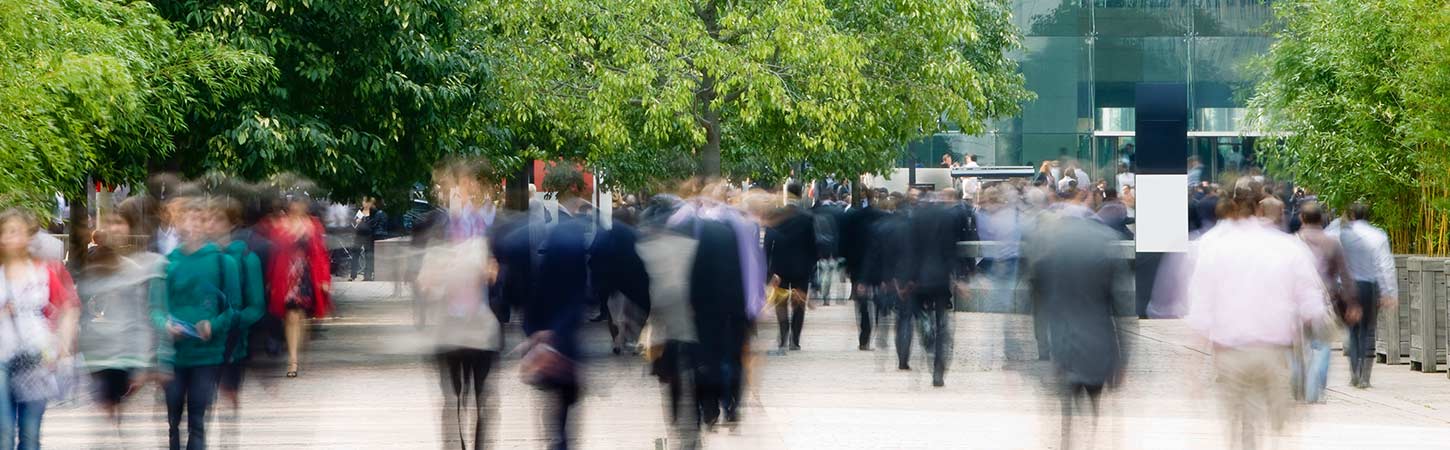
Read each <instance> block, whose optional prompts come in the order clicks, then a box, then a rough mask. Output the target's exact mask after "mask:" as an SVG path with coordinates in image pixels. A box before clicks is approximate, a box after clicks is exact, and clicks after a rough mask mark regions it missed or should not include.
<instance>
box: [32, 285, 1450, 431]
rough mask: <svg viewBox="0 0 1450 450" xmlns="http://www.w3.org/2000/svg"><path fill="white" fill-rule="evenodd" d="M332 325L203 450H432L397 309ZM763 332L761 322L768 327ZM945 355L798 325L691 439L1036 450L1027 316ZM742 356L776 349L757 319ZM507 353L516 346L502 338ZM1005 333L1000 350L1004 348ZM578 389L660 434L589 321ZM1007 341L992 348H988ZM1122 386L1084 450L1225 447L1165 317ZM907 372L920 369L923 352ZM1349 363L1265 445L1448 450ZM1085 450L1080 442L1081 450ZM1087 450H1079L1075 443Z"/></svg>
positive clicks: (67, 426) (427, 399)
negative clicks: (904, 367) (869, 343)
mask: <svg viewBox="0 0 1450 450" xmlns="http://www.w3.org/2000/svg"><path fill="white" fill-rule="evenodd" d="M338 291H339V293H340V297H341V299H342V301H341V302H340V306H339V308H338V314H339V317H337V318H335V319H332V320H329V321H328V323H326V324H325V325H323V326H322V327H321V331H320V332H319V333H318V334H317V336H316V340H315V341H314V342H313V343H312V346H311V348H310V349H309V354H308V357H307V361H306V364H305V365H304V368H303V373H302V377H300V378H297V379H286V378H283V377H282V376H281V375H282V368H281V366H280V365H276V364H275V363H271V364H270V365H269V364H268V363H266V362H263V363H261V364H262V365H263V366H262V367H260V368H259V369H257V370H254V371H253V372H251V373H250V378H249V379H248V381H247V385H246V386H245V388H244V390H245V392H244V393H243V399H242V411H241V413H240V414H237V413H235V412H233V411H232V410H230V408H217V409H215V410H214V411H215V413H214V414H213V417H214V418H213V420H212V421H211V422H212V424H213V425H212V433H211V434H212V437H213V438H212V446H213V448H339V449H343V448H346V449H363V448H377V449H394V448H438V446H439V444H438V440H437V437H438V425H437V424H438V416H439V413H438V410H437V405H438V402H439V398H440V395H439V388H438V385H437V381H436V375H435V374H434V371H433V369H432V368H431V365H430V364H428V363H426V362H425V361H426V359H425V357H424V356H423V353H424V350H425V348H424V346H423V340H422V339H421V338H419V337H418V336H417V335H416V333H414V332H413V331H412V327H411V326H410V323H411V316H410V313H409V305H410V302H409V301H408V300H405V299H397V298H390V297H389V295H390V294H391V293H392V287H391V285H390V284H383V283H340V284H339V288H338ZM772 319H773V318H772ZM954 319H955V327H956V334H957V340H956V348H955V354H954V357H955V358H954V362H953V365H952V367H951V371H950V372H949V373H948V374H947V380H946V381H947V385H946V387H944V388H932V387H931V379H930V378H931V377H930V375H929V374H928V373H926V372H925V371H922V370H918V371H913V372H907V373H903V372H898V371H897V370H895V369H896V368H895V363H894V353H892V352H891V351H890V350H889V349H887V350H879V351H874V352H863V351H859V350H857V349H856V343H855V333H856V331H855V326H854V316H853V308H851V307H849V306H844V305H833V306H823V307H818V308H815V309H813V310H811V311H810V312H809V313H808V314H807V318H806V328H805V336H804V342H803V344H802V345H803V347H804V350H802V351H800V352H792V353H790V354H789V355H786V356H765V355H764V354H763V353H762V352H758V351H757V352H755V354H754V355H753V356H752V358H753V359H752V361H753V363H754V364H755V367H756V371H755V372H754V374H753V380H752V382H751V384H750V386H749V387H748V391H749V392H748V401H747V404H746V408H745V409H744V411H743V414H742V415H743V419H744V421H745V423H744V425H742V426H741V427H740V429H739V430H737V431H736V432H733V433H732V432H726V431H721V432H717V433H713V434H709V435H707V438H706V445H707V447H709V448H730V449H735V448H738V449H855V448H863V449H864V448H905V449H948V448H951V449H955V448H962V449H968V448H969V449H1052V448H1058V438H1059V433H1060V431H1059V430H1060V428H1059V427H1060V420H1061V419H1060V416H1059V413H1060V404H1059V402H1058V400H1057V397H1056V396H1055V393H1054V387H1053V385H1052V384H1050V383H1048V382H1047V381H1045V377H1046V375H1045V374H1046V373H1048V372H1049V370H1048V369H1049V367H1048V366H1046V365H1044V363H1039V362H1037V361H1035V360H1028V361H1015V360H1014V361H1007V360H1005V359H1004V358H1003V357H1002V352H1003V350H1002V348H1003V346H1004V344H1005V345H1006V346H1008V347H1010V348H1013V349H1016V348H1021V349H1027V350H1025V351H1026V352H1027V354H1025V355H1024V356H1027V357H1028V358H1027V359H1033V358H1032V356H1033V355H1032V352H1035V350H1032V349H1033V348H1035V347H1034V346H1033V345H1032V343H1031V331H1030V328H1029V327H1028V325H1029V323H1028V322H1027V320H1026V318H1025V317H1021V316H1011V315H1000V314H976V313H957V314H954ZM766 325H767V326H762V327H760V333H759V336H758V337H757V342H774V339H775V331H774V330H775V327H774V324H773V322H770V323H767V324H766ZM508 333H509V335H508V337H507V338H506V339H507V340H508V341H510V342H512V343H517V342H518V340H519V331H518V329H517V327H516V326H510V327H509V328H508ZM1004 335H1005V336H1006V338H1005V339H1004ZM585 336H586V339H588V340H589V341H590V345H589V346H588V349H587V351H588V352H589V354H590V355H591V357H590V358H589V360H588V361H587V372H586V376H587V377H588V378H587V383H588V384H587V392H586V395H585V399H584V400H583V402H582V409H581V413H580V414H579V415H578V417H579V420H578V422H577V423H578V428H577V433H576V436H577V437H578V440H579V442H578V447H579V448H585V449H631V450H633V449H650V448H655V445H656V443H657V442H656V440H657V439H660V438H662V437H663V436H664V435H665V428H664V424H663V421H662V417H663V409H662V406H661V405H662V401H661V397H662V395H661V394H662V393H661V389H660V386H659V385H658V384H656V383H655V382H654V381H652V379H650V378H647V377H646V374H645V369H644V365H643V363H642V361H641V360H639V359H638V358H637V357H629V356H613V355H610V354H609V352H608V344H607V332H606V331H605V330H604V328H603V327H602V326H600V325H598V324H593V325H590V326H589V327H588V330H587V332H586V333H585ZM1004 341H1005V342H1004ZM1127 344H1128V345H1130V346H1131V347H1130V348H1131V356H1130V360H1129V362H1128V370H1127V377H1126V381H1125V383H1124V385H1123V386H1121V387H1120V388H1119V389H1116V390H1112V391H1109V393H1107V394H1106V395H1105V402H1104V406H1103V415H1102V417H1101V418H1100V420H1099V427H1098V432H1097V433H1096V434H1094V435H1092V436H1087V435H1083V436H1080V437H1079V439H1082V440H1080V441H1079V442H1083V443H1084V444H1085V445H1087V446H1088V448H1122V449H1173V448H1203V449H1216V448H1226V445H1225V442H1224V441H1223V437H1224V434H1225V433H1224V432H1225V427H1224V425H1223V424H1222V422H1221V421H1220V420H1219V415H1218V412H1217V403H1216V401H1215V397H1214V395H1213V392H1214V387H1213V383H1212V375H1211V370H1210V369H1211V367H1210V363H1209V359H1208V357H1207V353H1205V352H1204V351H1203V350H1202V349H1201V348H1199V346H1198V345H1197V343H1196V340H1195V338H1194V337H1193V336H1192V335H1191V334H1189V333H1188V332H1186V330H1184V329H1183V327H1182V326H1181V324H1180V323H1179V322H1177V321H1170V320H1160V321H1142V322H1137V323H1136V324H1134V325H1133V330H1132V332H1131V333H1130V335H1129V339H1128V340H1127ZM916 353H917V356H914V358H917V362H915V363H914V364H913V366H915V367H919V368H926V367H928V364H926V362H925V360H924V359H923V358H924V356H921V355H920V354H921V352H919V351H918V352H916ZM1347 373H1348V368H1347V364H1346V362H1345V361H1344V359H1343V358H1338V357H1337V358H1335V359H1334V367H1333V368H1332V369H1331V374H1330V392H1329V397H1328V404H1324V405H1312V406H1301V407H1299V408H1297V410H1296V413H1297V415H1298V417H1297V420H1295V422H1294V426H1292V427H1291V428H1290V429H1288V430H1286V431H1285V433H1284V435H1283V436H1282V437H1281V438H1280V439H1279V442H1280V444H1281V447H1280V448H1290V449H1294V448H1302V449H1366V448H1385V449H1433V448H1443V449H1450V379H1447V378H1446V375H1445V374H1444V373H1439V374H1422V373H1415V372H1410V371H1409V369H1408V367H1407V366H1378V367H1377V368H1376V370H1375V385H1376V388H1374V389H1371V390H1357V389H1353V388H1349V387H1347V386H1346V385H1347V380H1346V376H1347ZM491 380H492V383H493V386H494V392H495V398H496V399H497V400H498V402H499V404H498V408H499V413H498V414H497V415H496V417H495V419H494V422H493V424H492V426H491V427H490V431H489V433H490V436H489V440H490V441H491V443H490V448H523V449H536V448H542V447H543V440H542V437H541V436H540V431H539V430H540V427H539V420H538V416H539V413H540V409H539V407H538V405H540V404H541V401H540V400H539V399H538V398H537V397H538V395H537V394H536V393H535V391H533V390H532V389H530V388H529V387H527V386H525V385H523V384H522V383H520V382H519V381H518V376H517V359H516V358H514V357H505V358H504V359H503V361H501V365H500V366H499V367H498V368H497V369H496V371H495V373H494V374H493V375H492V377H491ZM164 416H165V414H164V407H162V406H161V404H160V402H159V395H158V393H156V392H155V390H154V389H147V390H145V391H143V392H141V393H139V394H138V395H137V396H136V397H135V398H134V399H133V401H131V402H130V403H129V404H128V411H127V416H126V423H125V425H124V426H123V428H122V433H121V435H119V436H118V435H117V434H116V433H115V432H114V431H112V430H111V429H110V428H109V427H108V426H106V425H103V424H102V420H101V417H100V414H99V413H98V412H97V411H96V410H95V409H94V408H92V407H91V406H89V405H86V404H84V402H83V401H75V402H71V403H69V404H65V405H61V406H57V407H55V408H53V409H52V410H51V411H49V412H48V413H47V414H46V416H45V425H44V431H43V436H44V438H43V439H44V440H43V442H44V444H45V445H46V446H47V447H49V448H68V449H69V448H155V447H164V445H165V417H164ZM1087 439H1092V441H1088V440H1087ZM1089 442H1090V443H1089Z"/></svg>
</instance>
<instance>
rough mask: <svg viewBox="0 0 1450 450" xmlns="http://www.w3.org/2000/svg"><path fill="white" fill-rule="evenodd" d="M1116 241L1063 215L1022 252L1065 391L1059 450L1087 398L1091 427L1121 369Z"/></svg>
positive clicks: (1091, 224) (1098, 227)
mask: <svg viewBox="0 0 1450 450" xmlns="http://www.w3.org/2000/svg"><path fill="white" fill-rule="evenodd" d="M1116 239H1118V236H1117V234H1116V233H1115V232H1114V231H1113V230H1112V229H1110V228H1108V227H1107V226H1104V225H1103V224H1101V223H1099V222H1097V221H1095V220H1092V219H1091V218H1085V217H1080V216H1076V215H1070V214H1061V215H1055V216H1053V217H1048V218H1044V220H1043V221H1042V222H1041V223H1040V224H1039V227H1038V228H1037V231H1036V233H1035V234H1034V235H1033V236H1031V238H1030V239H1029V240H1028V242H1027V243H1026V245H1025V246H1024V247H1026V248H1025V249H1024V253H1026V256H1027V258H1028V264H1027V273H1026V276H1027V279H1028V283H1029V285H1030V288H1031V289H1032V290H1033V292H1034V293H1035V294H1036V295H1037V296H1039V298H1040V299H1041V302H1042V303H1041V306H1040V307H1041V309H1040V310H1039V312H1038V313H1039V317H1040V318H1044V319H1046V320H1047V323H1048V325H1047V327H1048V335H1049V342H1050V350H1049V351H1050V352H1051V355H1052V362H1053V364H1054V366H1055V367H1056V372H1057V374H1058V377H1059V380H1060V382H1061V384H1062V387H1063V389H1064V391H1063V392H1062V394H1061V395H1062V410H1063V411H1062V412H1063V414H1062V440H1063V442H1062V446H1061V448H1072V445H1071V443H1070V441H1071V439H1070V437H1071V435H1072V431H1071V430H1072V422H1073V421H1074V417H1073V416H1074V414H1075V412H1076V411H1075V410H1076V403H1077V401H1078V399H1079V398H1081V397H1083V396H1086V397H1087V400H1088V401H1089V403H1090V408H1091V409H1090V414H1091V417H1093V418H1094V419H1095V418H1096V416H1097V412H1098V397H1099V396H1100V395H1101V394H1102V391H1103V388H1104V386H1107V385H1109V384H1114V383H1115V382H1116V381H1117V379H1118V378H1119V375H1120V372H1121V370H1122V367H1123V361H1124V355H1126V352H1124V351H1123V348H1122V339H1120V328H1119V324H1118V322H1117V320H1116V318H1115V315H1114V313H1113V311H1114V308H1113V305H1114V304H1115V299H1116V295H1117V293H1118V292H1122V291H1121V290H1118V289H1116V288H1115V283H1116V280H1119V279H1121V278H1120V277H1119V275H1120V272H1121V271H1124V270H1126V268H1125V267H1124V263H1123V260H1121V259H1118V258H1115V255H1114V254H1113V251H1114V248H1113V246H1112V242H1113V241H1114V240H1116ZM1093 422H1094V423H1096V420H1094V421H1093ZM1089 447H1091V444H1089Z"/></svg>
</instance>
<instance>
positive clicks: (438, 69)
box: [154, 0, 518, 205]
mask: <svg viewBox="0 0 1450 450" xmlns="http://www.w3.org/2000/svg"><path fill="white" fill-rule="evenodd" d="M154 3H155V4H156V5H157V6H158V8H160V9H161V11H162V12H163V14H164V15H165V16H166V17H168V18H171V19H172V20H174V21H177V22H178V23H180V24H182V26H183V27H185V28H186V29H190V30H197V31H204V32H208V33H213V34H215V35H217V36H219V37H220V38H221V39H222V40H223V41H224V42H227V43H228V44H230V45H235V46H237V47H240V48H244V49H248V50H252V51H255V52H258V53H261V54H264V55H267V56H268V57H270V58H271V59H272V61H273V63H274V64H275V65H276V67H277V70H278V76H277V77H276V78H275V79H273V80H272V81H271V82H270V83H268V85H267V86H266V87H265V89H264V90H263V92H262V93H261V94H260V95H256V96H252V97H248V98H244V99H239V100H237V101H235V102H232V103H231V104H229V105H227V107H226V108H224V109H221V110H218V111H216V112H215V113H214V114H206V115H197V116H195V117H192V119H191V120H190V121H189V125H190V126H191V128H190V129H191V131H192V132H191V133H190V134H189V135H187V136H184V137H183V138H182V139H180V141H181V147H182V148H183V149H184V150H185V151H183V152H179V153H178V154H177V157H176V158H174V159H172V160H171V161H169V162H168V166H169V168H172V169H179V170H182V171H183V172H188V173H190V172H201V171H205V170H223V171H226V172H229V173H235V174H238V175H240V176H243V177H246V178H252V179H258V178H263V177H266V176H269V175H271V174H274V173H278V172H295V173H297V174H299V175H302V176H305V177H309V178H312V179H314V180H316V181H317V182H318V183H319V184H320V185H321V186H322V187H323V188H324V189H326V190H329V191H331V192H333V193H334V196H335V197H338V198H340V199H348V198H356V197H359V196H361V195H364V194H367V193H380V194H384V195H385V196H386V197H388V198H391V199H394V200H398V199H405V198H406V192H407V189H408V187H409V186H411V185H412V184H413V183H414V182H417V181H421V180H426V179H427V178H428V173H429V170H430V169H431V167H432V166H433V165H434V164H435V163H436V162H437V161H439V160H440V159H442V158H444V157H446V156H449V155H470V154H492V153H498V152H502V151H505V150H509V149H510V147H509V142H510V139H511V137H510V136H509V134H508V133H507V132H506V130H503V129H502V128H499V127H497V126H494V125H493V124H492V122H491V120H490V118H489V117H490V116H489V115H488V114H486V111H487V110H488V109H489V108H490V106H489V103H488V102H489V100H490V97H488V96H485V95H483V94H484V93H485V92H486V86H485V85H484V81H485V76H486V74H487V67H486V62H487V60H486V59H485V56H486V55H484V54H483V53H481V52H480V51H478V48H479V46H478V45H476V44H473V43H471V42H470V41H469V39H470V38H471V37H472V36H479V35H481V34H473V33H465V31H468V30H471V29H472V25H471V21H470V20H469V18H468V14H469V13H470V12H472V11H473V10H472V9H470V8H471V5H472V3H470V2H459V1H440V0H185V1H159V0H157V1H154ZM511 161H512V162H513V163H517V162H518V159H516V158H515V159H513V160H511ZM393 203H394V204H399V205H401V204H405V202H400V201H395V202H393Z"/></svg>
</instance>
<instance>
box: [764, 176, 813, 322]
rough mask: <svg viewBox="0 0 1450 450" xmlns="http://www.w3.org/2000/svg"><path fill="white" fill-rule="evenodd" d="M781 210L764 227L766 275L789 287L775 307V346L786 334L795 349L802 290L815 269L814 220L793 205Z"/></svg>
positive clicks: (802, 312) (802, 306)
mask: <svg viewBox="0 0 1450 450" xmlns="http://www.w3.org/2000/svg"><path fill="white" fill-rule="evenodd" d="M781 214H782V216H783V217H782V218H781V219H780V221H779V222H777V223H776V224H775V225H774V226H771V227H769V228H767V229H766V231H765V254H766V259H767V261H768V270H769V273H770V275H772V276H774V277H779V278H780V288H781V289H789V290H791V291H792V292H791V296H792V298H791V299H790V300H789V301H785V302H781V303H780V304H778V305H776V307H775V315H776V321H777V322H778V323H779V325H780V338H779V346H780V348H782V349H784V348H785V346H786V342H787V337H789V342H790V346H791V349H793V350H799V349H800V344H801V329H802V328H804V327H805V320H806V301H805V296H806V291H807V290H808V289H809V288H810V283H811V278H812V277H813V276H814V275H815V271H816V254H817V253H816V251H817V248H816V231H815V220H814V218H813V217H812V216H811V214H810V212H808V211H806V210H805V209H802V208H800V207H798V206H794V205H792V206H788V207H786V210H785V211H784V212H782V213H781ZM787 310H789V314H788V315H787Z"/></svg>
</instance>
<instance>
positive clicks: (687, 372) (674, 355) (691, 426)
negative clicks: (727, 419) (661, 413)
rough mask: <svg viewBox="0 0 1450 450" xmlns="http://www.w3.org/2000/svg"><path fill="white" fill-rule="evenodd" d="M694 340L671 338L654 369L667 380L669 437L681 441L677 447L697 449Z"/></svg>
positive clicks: (698, 422) (658, 375)
mask: <svg viewBox="0 0 1450 450" xmlns="http://www.w3.org/2000/svg"><path fill="white" fill-rule="evenodd" d="M696 345H697V344H695V343H693V342H683V341H677V340H670V341H668V342H666V343H665V351H664V353H663V354H661V355H660V357H659V358H658V359H655V361H654V363H653V367H652V369H653V371H654V374H655V376H656V377H658V378H659V379H660V381H662V382H664V383H665V392H666V394H667V396H668V403H666V404H665V417H666V418H667V419H668V420H669V424H670V431H669V433H670V434H669V438H670V439H671V440H674V441H677V442H679V443H680V445H679V446H678V447H675V448H686V449H693V448H696V447H698V445H699V440H700V406H699V404H698V402H697V399H696V392H695V386H696V385H695V366H696V362H695V351H696Z"/></svg>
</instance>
